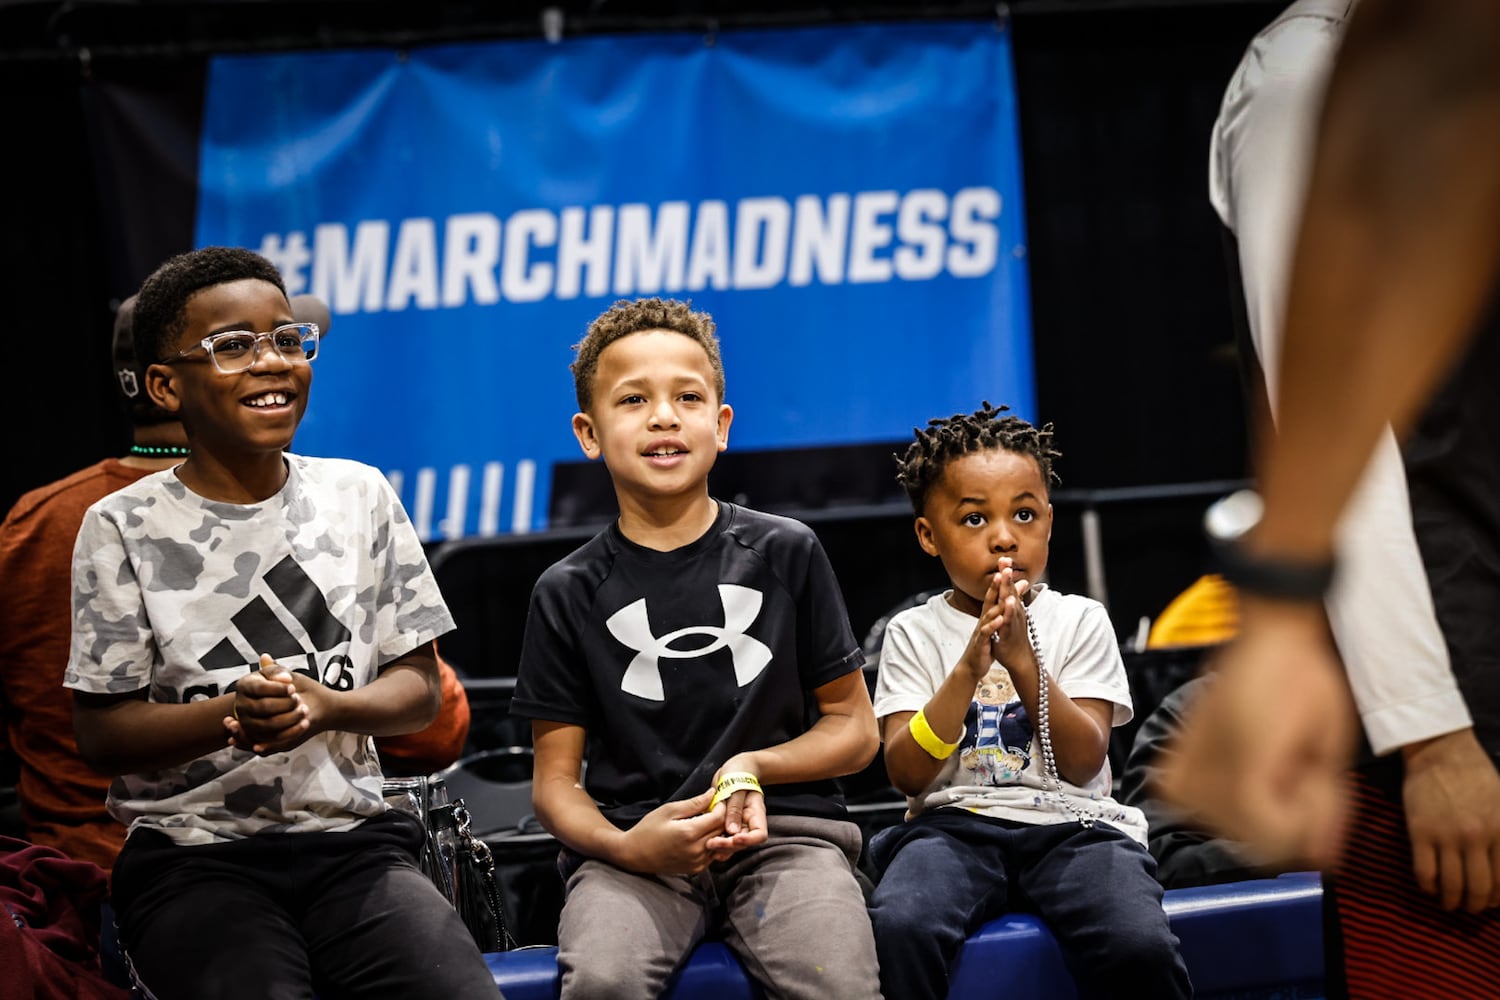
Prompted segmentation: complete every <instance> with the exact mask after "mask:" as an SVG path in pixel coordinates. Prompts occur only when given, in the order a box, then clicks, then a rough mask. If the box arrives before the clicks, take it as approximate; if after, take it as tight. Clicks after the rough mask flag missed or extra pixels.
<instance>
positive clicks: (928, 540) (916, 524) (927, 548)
mask: <svg viewBox="0 0 1500 1000" xmlns="http://www.w3.org/2000/svg"><path fill="white" fill-rule="evenodd" d="M912 527H913V528H915V529H916V532H917V544H918V545H920V546H922V551H923V552H925V553H927V554H928V555H930V556H935V555H937V554H938V550H937V542H935V541H933V538H932V522H931V521H929V520H927V518H925V517H919V518H917V519H916V520H915V521H913V522H912ZM1049 530H1050V529H1049Z"/></svg>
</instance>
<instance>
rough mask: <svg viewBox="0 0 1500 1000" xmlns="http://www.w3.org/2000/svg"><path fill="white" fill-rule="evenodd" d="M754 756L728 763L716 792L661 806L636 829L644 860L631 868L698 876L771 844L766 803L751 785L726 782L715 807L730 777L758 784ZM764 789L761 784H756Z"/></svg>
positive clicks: (635, 838)
mask: <svg viewBox="0 0 1500 1000" xmlns="http://www.w3.org/2000/svg"><path fill="white" fill-rule="evenodd" d="M748 758H749V755H748V754H738V755H736V756H734V757H731V758H730V759H729V760H727V761H725V762H724V766H723V767H721V768H720V769H719V770H718V772H717V773H716V774H715V775H714V781H713V787H710V788H709V789H708V790H707V791H705V792H702V793H700V794H698V795H695V796H693V797H692V798H690V799H679V800H677V801H675V802H666V803H663V804H662V805H660V806H657V807H656V808H655V809H653V810H651V812H649V813H647V814H646V815H645V816H644V817H642V818H641V821H640V822H639V823H637V824H636V825H635V826H634V827H632V828H631V829H630V831H629V833H628V837H629V838H630V840H631V842H632V847H633V853H635V855H636V857H637V858H638V859H639V862H638V863H637V864H634V865H632V866H631V867H633V868H635V869H636V870H638V871H647V872H654V873H657V874H664V875H696V874H698V873H699V872H701V871H703V870H704V869H706V868H707V867H708V866H709V865H710V864H712V863H714V862H715V861H724V860H727V859H728V858H730V857H731V856H733V855H734V854H735V853H736V852H738V851H742V850H745V849H746V848H749V847H756V846H758V845H760V844H763V843H765V841H766V835H767V830H766V799H765V795H764V794H762V792H761V791H760V790H759V788H758V787H749V786H750V782H749V781H740V780H731V781H729V782H724V784H725V785H726V786H728V787H726V789H725V791H726V794H725V795H723V796H722V797H721V798H720V800H719V801H717V802H716V801H715V796H716V794H717V791H718V788H719V786H720V784H721V781H722V779H724V778H725V777H726V776H727V777H729V778H731V779H735V778H736V776H739V775H748V776H751V777H752V778H755V775H756V770H755V768H754V767H753V766H751V763H750V761H749V759H748ZM755 781H756V784H757V785H758V778H755Z"/></svg>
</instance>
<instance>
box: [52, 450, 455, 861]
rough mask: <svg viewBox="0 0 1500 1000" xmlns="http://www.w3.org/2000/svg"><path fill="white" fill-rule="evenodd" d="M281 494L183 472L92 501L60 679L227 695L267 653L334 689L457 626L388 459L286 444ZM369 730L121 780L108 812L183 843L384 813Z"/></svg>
mask: <svg viewBox="0 0 1500 1000" xmlns="http://www.w3.org/2000/svg"><path fill="white" fill-rule="evenodd" d="M287 466H288V476H287V481H286V485H285V486H284V487H283V488H282V489H281V492H279V493H277V494H276V495H275V496H273V497H271V498H270V499H268V500H266V501H265V502H263V503H259V504H254V505H249V506H244V505H239V504H228V503H218V502H214V501H210V500H205V499H204V498H202V497H200V496H198V495H197V494H195V493H193V492H192V491H191V490H189V489H187V488H186V487H185V486H183V484H182V482H181V480H179V479H178V478H177V474H176V472H175V471H174V470H170V469H169V470H167V471H165V472H160V473H156V474H153V475H150V476H147V477H145V478H143V479H141V480H139V481H138V482H136V483H134V484H132V485H130V486H127V487H125V488H124V489H122V490H119V491H118V492H116V493H113V494H110V495H109V496H107V497H105V498H103V499H102V500H99V501H98V502H97V503H95V504H94V505H93V506H92V507H91V508H90V509H89V511H88V514H87V515H86V516H85V518H84V522H83V527H82V528H81V529H80V530H79V534H78V541H77V544H76V546H75V548H74V551H73V642H72V653H71V656H70V658H69V662H68V670H67V674H66V676H65V678H64V684H65V685H66V686H68V687H70V688H74V689H76V690H79V691H87V692H92V693H97V694H128V693H132V692H139V691H140V690H142V689H143V688H144V689H147V690H148V692H149V698H150V700H151V701H153V702H158V703H164V704H166V703H172V704H177V703H183V702H188V701H192V700H195V699H204V698H212V697H215V696H216V695H219V694H222V693H224V692H226V691H229V690H232V689H233V687H234V685H235V683H236V682H237V681H238V679H239V678H241V677H243V676H244V675H245V674H246V673H247V672H249V671H251V670H255V669H258V666H257V665H258V663H259V658H260V654H261V653H269V654H271V656H272V657H274V658H275V659H276V660H277V662H279V663H282V664H284V665H285V666H287V667H288V668H290V669H293V670H297V671H301V672H303V673H306V674H309V675H310V676H314V677H316V678H318V679H319V680H321V681H322V683H323V684H325V685H327V686H328V687H330V688H333V689H335V690H340V691H343V690H349V689H351V688H355V687H359V686H360V685H363V684H368V683H370V681H371V680H373V679H374V678H375V676H376V674H377V668H378V667H379V665H381V664H384V663H389V662H391V661H392V660H394V659H396V658H397V657H400V656H402V655H404V654H405V653H408V652H410V651H411V650H413V649H415V648H416V647H417V646H419V645H421V644H422V643H424V642H426V641H428V640H429V639H433V638H436V637H438V636H440V635H442V634H443V633H445V632H448V631H450V630H451V629H452V628H453V619H452V616H451V615H450V614H449V613H448V608H447V606H446V605H445V604H444V603H443V599H442V596H441V594H440V593H439V592H438V587H437V581H436V580H435V579H434V578H433V575H432V571H431V569H430V568H429V567H428V565H427V560H426V556H425V555H424V553H423V550H422V544H421V542H420V540H419V539H418V538H417V534H416V532H415V530H413V528H412V525H411V522H410V520H409V519H408V518H407V516H406V512H405V510H404V509H403V508H402V507H401V502H400V499H399V498H398V497H397V496H396V494H395V492H394V491H393V490H392V489H391V487H390V485H389V484H388V483H387V482H386V480H385V477H384V476H382V475H381V474H380V473H379V471H378V470H376V469H373V468H371V467H369V466H367V465H363V464H360V463H358V462H351V461H345V460H338V459H321V458H306V457H301V456H296V455H288V456H287ZM382 782H383V778H382V775H381V772H380V762H379V759H378V758H377V757H376V753H375V746H374V741H373V740H372V739H371V738H370V737H368V736H361V735H356V734H354V733H347V732H324V733H320V734H319V735H317V736H315V737H313V738H311V739H309V740H307V741H306V742H304V743H303V744H302V745H301V746H299V747H297V748H296V749H294V750H291V751H289V752H287V753H277V754H272V755H269V756H265V757H259V756H256V755H255V754H252V753H249V752H247V751H243V750H238V749H233V748H230V747H227V746H226V747H225V748H224V749H222V750H216V751H214V752H213V753H210V754H207V755H205V756H203V757H199V758H198V759H196V760H193V761H190V762H188V763H186V764H184V765H182V766H180V767H172V768H167V769H164V770H161V771H154V772H150V773H145V774H127V775H123V776H121V777H119V778H117V779H115V781H114V782H113V783H112V785H111V787H110V792H109V810H110V812H111V813H112V814H113V815H114V816H115V818H116V819H118V820H120V821H121V822H122V823H125V824H127V825H129V826H130V827H131V829H132V830H133V829H135V828H136V827H137V826H144V827H151V828H155V829H159V830H161V831H162V832H164V833H166V834H167V835H168V836H170V837H171V838H172V839H173V840H174V841H175V842H177V843H179V844H204V843H210V842H213V841H223V840H235V839H238V838H241V837H246V836H250V835H252V834H257V833H264V832H312V831H319V830H343V829H348V828H350V827H352V826H354V825H355V824H357V823H358V822H360V821H361V820H362V819H365V818H367V817H370V816H374V815H377V814H379V813H381V812H383V811H384V810H385V808H386V806H385V800H384V798H383V796H382V795H381V785H382Z"/></svg>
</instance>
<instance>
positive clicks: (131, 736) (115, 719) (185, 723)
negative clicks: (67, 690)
mask: <svg viewBox="0 0 1500 1000" xmlns="http://www.w3.org/2000/svg"><path fill="white" fill-rule="evenodd" d="M146 696H147V692H146V689H145V688H142V689H141V690H140V691H138V692H134V693H132V694H126V695H106V694H88V693H86V692H83V691H75V692H73V733H74V736H75V737H76V738H77V740H78V752H79V755H80V756H82V757H83V760H84V763H86V764H88V765H89V767H91V768H93V769H94V770H95V771H98V772H99V773H100V774H109V775H116V774H140V773H143V772H146V771H156V770H161V769H162V768H168V767H177V766H179V765H181V764H186V763H187V762H188V761H190V760H195V759H197V758H199V757H202V756H204V755H205V754H210V753H213V752H214V751H215V750H221V749H223V747H224V737H225V731H224V716H225V715H227V714H229V711H230V707H231V706H232V705H233V704H234V698H235V696H234V695H232V694H225V695H220V696H219V697H217V698H210V699H207V700H205V701H190V702H187V703H186V704H158V703H155V702H149V701H147V700H146Z"/></svg>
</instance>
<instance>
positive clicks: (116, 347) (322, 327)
mask: <svg viewBox="0 0 1500 1000" xmlns="http://www.w3.org/2000/svg"><path fill="white" fill-rule="evenodd" d="M289 304H290V305H291V307H292V317H293V318H294V319H296V320H297V322H299V323H316V324H317V325H318V330H319V331H320V332H321V335H322V336H325V337H326V336H328V328H329V327H331V326H332V325H333V317H332V316H331V315H330V314H329V312H328V307H327V306H326V305H324V304H323V300H322V299H320V298H318V297H317V296H316V295H293V296H292V297H291V299H290V300H289ZM134 317H135V296H134V295H132V296H130V298H128V299H126V300H125V301H124V302H121V303H120V306H119V308H118V309H116V310H115V329H114V337H113V342H112V344H111V346H110V350H111V355H110V356H111V358H112V359H113V367H114V373H115V388H117V389H119V390H120V401H121V402H122V403H124V405H125V412H126V414H127V415H128V416H129V417H130V421H131V423H133V424H135V425H136V426H139V427H145V426H150V425H151V424H164V423H168V422H170V421H173V420H176V419H177V417H176V416H175V415H173V414H171V413H168V412H167V411H166V410H163V409H162V408H161V407H159V406H157V405H156V404H155V403H153V402H151V397H150V396H149V395H147V394H146V371H145V369H144V368H142V367H141V366H140V364H138V363H137V362H136V358H135V343H134V342H133V341H132V340H131V336H130V324H131V321H132V320H133V319H134Z"/></svg>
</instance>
